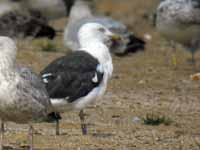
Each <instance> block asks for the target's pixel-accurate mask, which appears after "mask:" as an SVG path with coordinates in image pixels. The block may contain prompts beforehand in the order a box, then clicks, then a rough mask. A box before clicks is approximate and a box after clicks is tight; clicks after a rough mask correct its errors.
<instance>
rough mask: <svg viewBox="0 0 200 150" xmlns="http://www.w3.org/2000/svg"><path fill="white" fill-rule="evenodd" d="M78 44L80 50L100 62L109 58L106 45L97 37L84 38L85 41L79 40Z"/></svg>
mask: <svg viewBox="0 0 200 150" xmlns="http://www.w3.org/2000/svg"><path fill="white" fill-rule="evenodd" d="M80 45H81V46H80V47H81V48H80V50H83V51H86V52H88V53H89V54H90V55H92V56H93V57H95V58H97V59H98V60H99V62H100V63H102V64H103V63H105V62H107V61H110V60H111V56H110V52H109V50H108V47H107V46H106V45H105V44H104V43H103V42H101V41H99V40H97V39H93V40H85V42H81V43H80Z"/></svg>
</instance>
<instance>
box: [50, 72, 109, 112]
mask: <svg viewBox="0 0 200 150" xmlns="http://www.w3.org/2000/svg"><path fill="white" fill-rule="evenodd" d="M107 80H108V76H107V74H105V75H104V79H103V81H102V83H101V84H100V85H99V86H98V87H96V88H94V89H93V90H92V91H91V92H90V93H89V94H88V95H86V96H84V97H82V98H79V99H77V100H75V101H74V102H72V103H68V102H67V99H51V103H52V105H53V106H54V108H55V110H57V111H59V112H66V111H70V110H81V109H83V108H85V107H86V106H87V105H88V104H91V103H94V102H95V101H96V100H97V99H98V98H99V97H101V96H102V95H103V94H104V93H105V90H106V86H107Z"/></svg>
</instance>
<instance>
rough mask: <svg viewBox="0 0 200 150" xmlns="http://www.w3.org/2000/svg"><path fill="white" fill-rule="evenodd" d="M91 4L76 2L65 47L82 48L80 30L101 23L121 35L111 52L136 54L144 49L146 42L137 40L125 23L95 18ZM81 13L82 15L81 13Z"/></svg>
mask: <svg viewBox="0 0 200 150" xmlns="http://www.w3.org/2000/svg"><path fill="white" fill-rule="evenodd" d="M90 5H91V2H89V1H87V0H75V1H74V5H72V8H71V10H70V15H69V19H68V24H67V26H66V28H65V33H64V45H65V46H66V47H68V48H70V49H71V50H73V51H74V50H77V49H79V48H80V42H79V41H78V30H79V29H80V27H81V26H82V25H84V24H86V23H90V22H94V23H99V24H102V25H103V26H105V27H106V28H108V29H109V30H110V31H111V32H113V33H116V34H118V35H120V37H121V40H119V41H115V42H113V43H112V47H111V48H110V51H111V52H112V53H114V54H117V55H123V54H126V53H128V52H135V51H137V50H142V49H144V45H145V42H144V41H143V40H142V39H139V38H137V37H136V36H135V35H134V34H133V33H132V32H130V31H128V28H127V26H126V25H124V24H123V23H121V22H119V21H117V20H114V19H112V18H109V17H106V16H95V15H93V14H92V10H91V7H90ZM80 12H81V13H80Z"/></svg>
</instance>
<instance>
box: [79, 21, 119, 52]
mask: <svg viewBox="0 0 200 150" xmlns="http://www.w3.org/2000/svg"><path fill="white" fill-rule="evenodd" d="M78 39H79V42H80V45H81V47H84V46H85V45H86V44H88V42H90V43H91V42H100V43H103V44H105V45H106V46H107V47H108V48H110V46H111V45H112V41H113V40H119V39H120V36H119V35H116V34H114V33H112V32H111V31H109V30H108V29H107V28H106V27H105V26H103V25H101V24H99V23H86V24H84V25H83V26H82V27H81V28H80V30H79V32H78Z"/></svg>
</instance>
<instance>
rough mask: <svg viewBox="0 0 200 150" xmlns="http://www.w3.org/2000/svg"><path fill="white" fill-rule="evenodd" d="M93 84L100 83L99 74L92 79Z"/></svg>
mask: <svg viewBox="0 0 200 150" xmlns="http://www.w3.org/2000/svg"><path fill="white" fill-rule="evenodd" d="M92 82H94V83H97V82H98V77H97V74H96V73H95V76H94V78H92Z"/></svg>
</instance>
